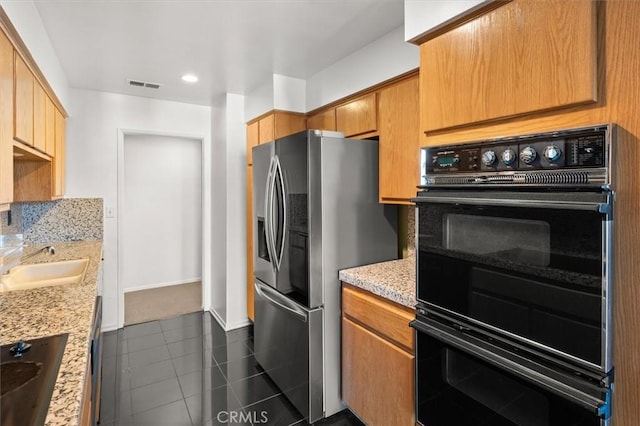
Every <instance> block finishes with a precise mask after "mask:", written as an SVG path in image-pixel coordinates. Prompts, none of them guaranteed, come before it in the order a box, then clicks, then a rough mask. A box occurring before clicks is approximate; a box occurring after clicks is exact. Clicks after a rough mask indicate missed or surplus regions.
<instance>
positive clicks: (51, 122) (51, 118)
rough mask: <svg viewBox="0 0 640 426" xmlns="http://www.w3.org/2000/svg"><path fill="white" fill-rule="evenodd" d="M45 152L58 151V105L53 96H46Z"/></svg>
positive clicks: (52, 154) (52, 153) (49, 153)
mask: <svg viewBox="0 0 640 426" xmlns="http://www.w3.org/2000/svg"><path fill="white" fill-rule="evenodd" d="M44 152H45V154H48V155H50V156H52V157H53V156H54V155H55V153H56V107H55V105H53V101H52V100H51V98H49V97H48V96H46V98H45V149H44Z"/></svg>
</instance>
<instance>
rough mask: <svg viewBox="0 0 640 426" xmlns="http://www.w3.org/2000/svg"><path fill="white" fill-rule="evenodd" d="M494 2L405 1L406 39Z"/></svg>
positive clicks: (450, 0)
mask: <svg viewBox="0 0 640 426" xmlns="http://www.w3.org/2000/svg"><path fill="white" fill-rule="evenodd" d="M491 1H492V0H404V38H405V40H411V39H413V38H415V37H418V36H420V35H421V34H422V33H424V32H426V31H432V30H435V29H437V28H439V27H442V26H444V25H446V24H447V22H449V21H450V20H452V19H454V18H455V17H457V16H458V15H461V14H463V13H468V12H469V11H470V10H472V9H475V8H478V7H481V6H483V5H484V4H486V3H489V2H491Z"/></svg>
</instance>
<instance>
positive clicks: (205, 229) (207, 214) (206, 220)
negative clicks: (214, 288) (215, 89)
mask: <svg viewBox="0 0 640 426" xmlns="http://www.w3.org/2000/svg"><path fill="white" fill-rule="evenodd" d="M127 136H167V137H175V138H185V139H192V140H198V141H199V142H200V167H201V170H202V172H201V174H200V175H201V176H200V178H201V185H200V191H201V194H200V198H201V205H202V212H201V213H202V218H201V220H202V223H201V228H202V240H201V241H200V244H201V247H202V249H201V256H202V259H201V266H202V273H201V276H202V308H203V310H205V311H207V310H210V308H211V307H210V304H211V303H210V298H211V274H210V271H211V261H210V259H211V225H212V224H211V188H210V182H211V163H209V162H207V161H205V158H208V155H209V152H208V151H209V150H210V149H211V148H210V147H208V144H206V143H205V137H204V136H203V135H201V134H188V133H173V132H158V131H153V130H140V129H124V128H119V129H118V153H117V155H118V179H117V180H118V186H117V203H118V207H117V215H116V222H117V239H118V242H117V263H118V264H117V267H116V270H117V281H118V282H117V292H118V328H122V327H123V326H124V285H123V282H122V277H123V271H122V265H123V261H122V259H123V251H124V250H123V228H124V227H123V222H122V218H123V214H124V204H125V202H124V189H125V182H124V142H125V138H126V137H127Z"/></svg>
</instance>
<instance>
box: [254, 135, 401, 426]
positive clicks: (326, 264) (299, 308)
mask: <svg viewBox="0 0 640 426" xmlns="http://www.w3.org/2000/svg"><path fill="white" fill-rule="evenodd" d="M253 221H254V227H253V229H254V235H253V241H254V274H255V277H254V278H255V280H254V288H255V319H254V352H255V357H256V359H257V361H258V362H259V363H260V365H261V366H262V367H263V368H264V369H265V371H266V373H267V374H268V375H269V376H270V377H271V378H272V379H273V381H274V382H275V383H276V384H277V385H278V387H279V388H280V389H281V390H282V392H283V393H284V394H285V395H286V396H287V397H288V399H289V400H290V401H291V402H292V403H293V405H294V406H295V407H296V408H297V409H298V410H299V411H300V413H302V414H303V415H304V416H305V417H306V418H307V420H308V421H310V422H314V421H316V420H319V419H321V418H323V417H328V416H330V415H332V414H334V413H336V412H338V411H340V410H342V409H343V408H344V406H343V405H342V403H341V399H340V300H341V299H340V294H341V292H340V282H339V280H338V271H339V270H340V269H343V268H349V267H354V266H359V265H364V264H369V263H375V262H380V261H384V260H390V259H395V258H396V257H397V208H396V207H395V206H389V205H382V204H379V203H378V142H377V141H374V140H352V139H345V138H343V135H342V133H339V132H327V131H318V130H309V131H305V132H302V133H298V134H295V135H292V136H289V137H286V138H282V139H278V140H276V141H274V142H270V143H267V144H263V145H259V146H257V147H254V148H253Z"/></svg>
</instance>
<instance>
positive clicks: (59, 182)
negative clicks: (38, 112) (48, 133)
mask: <svg viewBox="0 0 640 426" xmlns="http://www.w3.org/2000/svg"><path fill="white" fill-rule="evenodd" d="M55 140H56V145H55V155H54V157H53V171H52V173H53V176H52V182H53V185H52V191H51V198H62V197H63V196H64V187H65V181H64V179H65V160H66V159H65V156H66V146H65V144H66V124H65V119H64V115H62V113H61V112H60V111H58V110H57V109H56V110H55Z"/></svg>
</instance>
